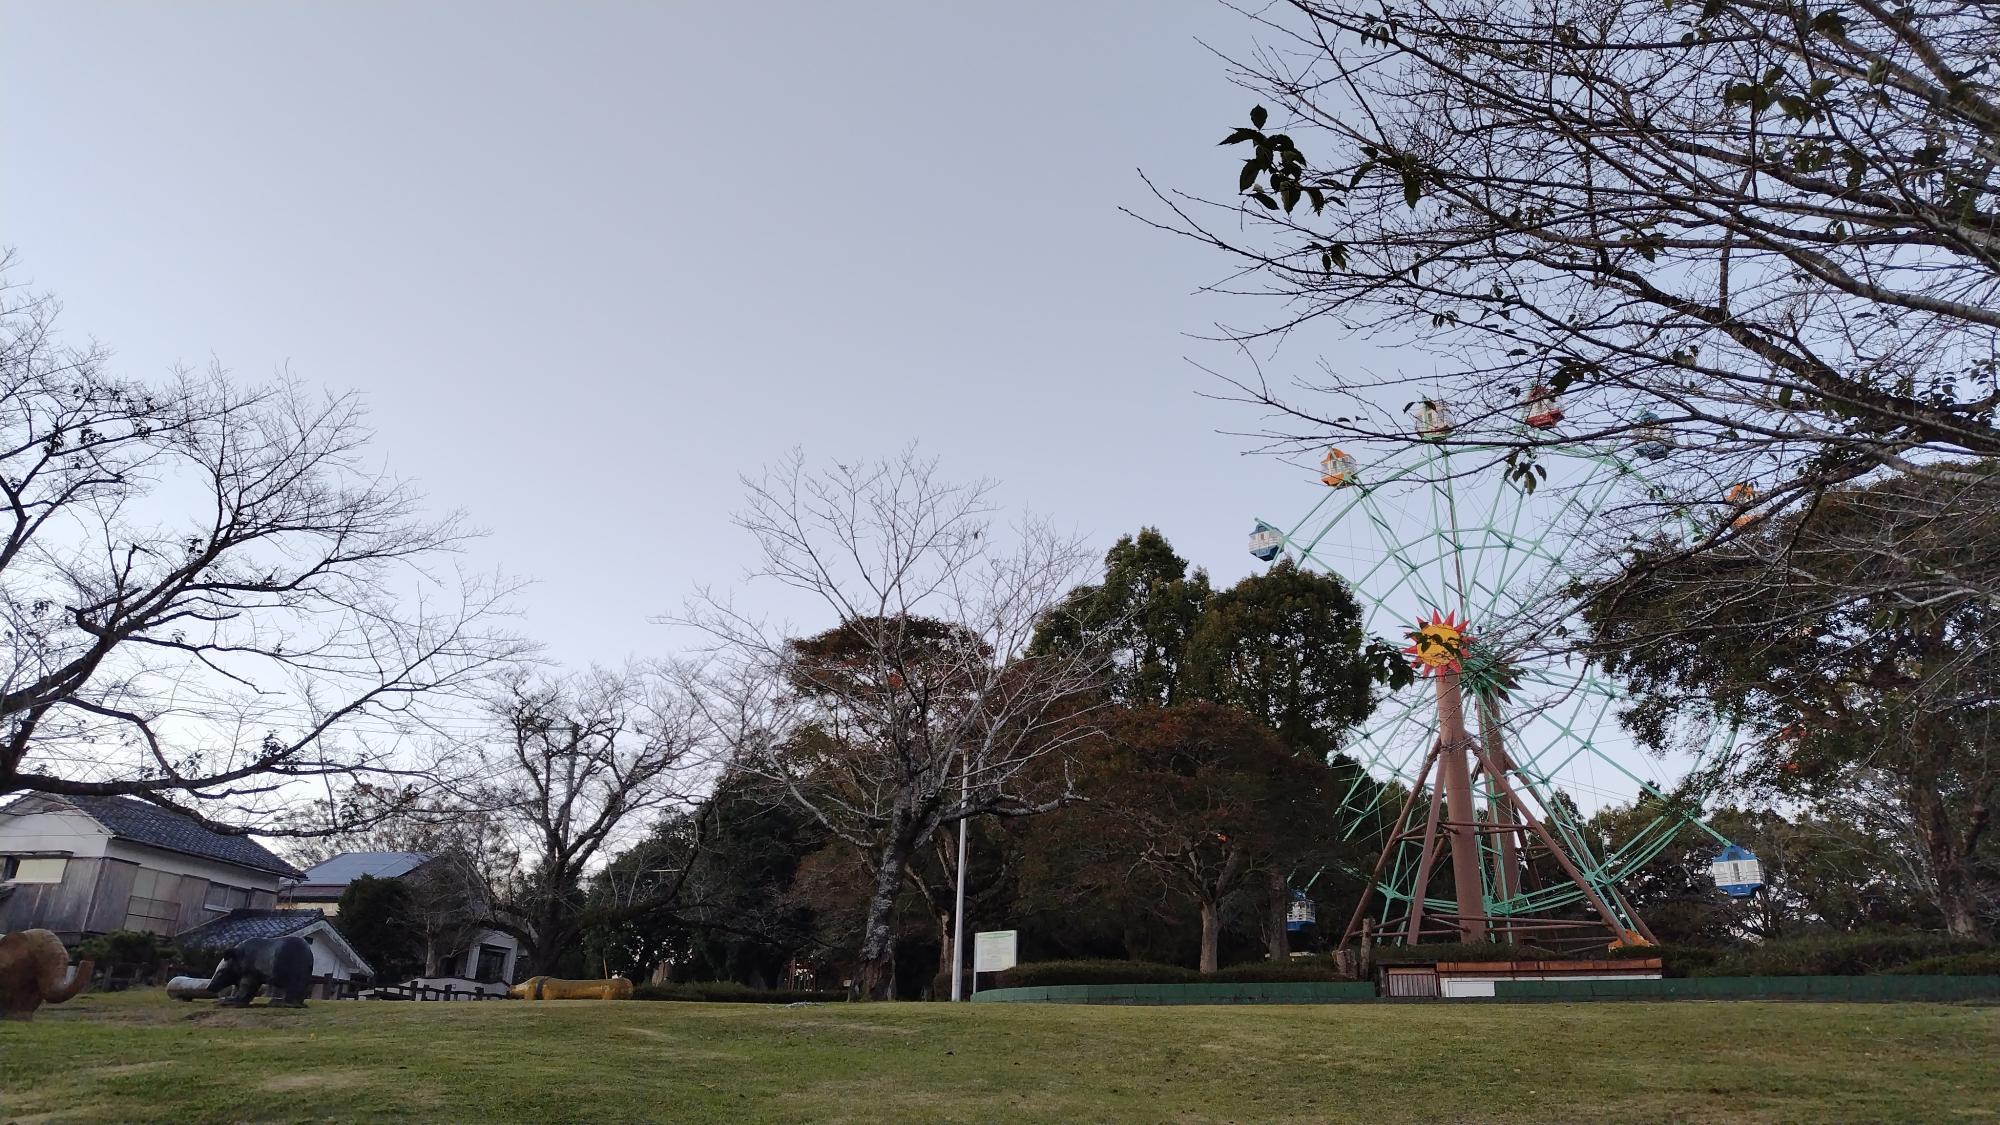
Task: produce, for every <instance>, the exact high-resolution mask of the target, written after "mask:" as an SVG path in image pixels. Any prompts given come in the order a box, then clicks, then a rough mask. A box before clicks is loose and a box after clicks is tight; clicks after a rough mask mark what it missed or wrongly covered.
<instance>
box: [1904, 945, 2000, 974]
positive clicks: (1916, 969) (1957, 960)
mask: <svg viewBox="0 0 2000 1125" xmlns="http://www.w3.org/2000/svg"><path fill="white" fill-rule="evenodd" d="M1889 972H1891V973H1897V974H1910V975H1920V976H1937V977H2000V949H1982V950H1980V951H1979V952H1977V953H1960V954H1957V955H1955V956H1950V957H1926V958H1924V959H1923V960H1921V961H1912V962H1910V963H1909V964H1907V965H1898V966H1896V967H1895V968H1893V969H1890V970H1889Z"/></svg>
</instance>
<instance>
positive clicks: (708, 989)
mask: <svg viewBox="0 0 2000 1125" xmlns="http://www.w3.org/2000/svg"><path fill="white" fill-rule="evenodd" d="M632 999H634V1000H694V1001H707V1002H709V1003H715V1004H796V1003H809V1004H831V1003H833V1002H835V1001H837V1000H845V999H847V993H845V992H841V991H839V990H837V989H822V990H817V991H815V990H809V989H793V988H751V987H750V986H749V985H747V984H738V983H737V982H735V981H733V980H716V981H692V982H689V983H687V984H642V985H640V986H638V987H637V988H634V989H633V990H632Z"/></svg>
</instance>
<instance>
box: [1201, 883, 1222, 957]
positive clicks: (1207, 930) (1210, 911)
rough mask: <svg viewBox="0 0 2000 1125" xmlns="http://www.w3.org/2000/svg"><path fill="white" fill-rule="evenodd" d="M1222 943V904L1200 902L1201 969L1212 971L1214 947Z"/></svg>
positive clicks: (1214, 954)
mask: <svg viewBox="0 0 2000 1125" xmlns="http://www.w3.org/2000/svg"><path fill="white" fill-rule="evenodd" d="M1221 944H1222V906H1221V904H1220V903H1214V902H1206V901H1204V902H1203V903H1202V904H1201V971H1202V973H1203V974H1208V973H1212V972H1214V971H1215V969H1216V964H1215V956H1216V949H1217V947H1218V946H1220V945H1221Z"/></svg>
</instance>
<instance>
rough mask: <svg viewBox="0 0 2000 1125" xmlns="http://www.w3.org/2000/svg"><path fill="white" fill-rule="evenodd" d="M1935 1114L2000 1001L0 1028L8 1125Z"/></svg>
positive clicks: (1950, 1109)
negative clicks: (80, 1124) (36, 1124)
mask: <svg viewBox="0 0 2000 1125" xmlns="http://www.w3.org/2000/svg"><path fill="white" fill-rule="evenodd" d="M386 1118H405V1119H422V1120H453V1121H589V1122H600V1121H633V1120H651V1121H802V1120H818V1121H855V1122H876V1121H924V1122H931V1121H995V1120H1041V1121H1242V1122H1268V1121H1326V1120H1334V1121H1426V1122H1438V1121H1497V1120H1512V1121H1536V1122H1547V1121H1592V1122H1605V1121H1614V1122H1615V1121H1668V1120H1693V1121H1704V1120H1747V1121H1813V1122H1825V1121H1869V1120H1882V1121H1949V1120H1993V1119H1995V1118H2000V1007H1976V1006H1963V1007H1961V1006H1952V1005H1919V1004H1765V1003H1732V1004H1722V1003H1629V1004H1625V1003H1592V1004H1457V1005H1451V1004H1414V1005H1391V1004H1344V1005H1325V1006H1296V1007H1294V1006H1259V1007H1158V1008H1138V1007H1103V1006H1096V1007H1086V1006H1081V1005H1027V1004H980V1005H966V1004H959V1005H949V1004H872V1005H861V1004H827V1005H817V1006H813V1007H807V1008H784V1007H774V1006H758V1005H725V1004H689V1003H643V1002H626V1003H602V1002H591V1001H572V1002H558V1003H539V1004H536V1003H521V1002H495V1003H454V1004H412V1003H385V1002H375V1001H348V1002H344V1003H316V1004H314V1005H312V1007H311V1008H309V1009H308V1010H306V1011H303V1012H297V1011H283V1010H265V1009H263V1008H261V1007H258V1008H252V1009H250V1010H248V1011H229V1010H218V1009H217V1008H215V1007H214V1005H213V1004H212V1003H210V1002H207V1001H196V1002H193V1003H189V1004H182V1003H175V1002H173V1001H169V1000H166V999H165V998H164V997H162V996H160V995H159V994H157V993H150V994H148V993H140V994H134V993H126V994H119V995H108V996H97V995H85V996H82V997H79V998H78V999H76V1000H73V1001H71V1002H70V1003H68V1004H65V1005H63V1006H61V1007H48V1008H43V1009H42V1011H41V1013H40V1014H39V1015H38V1016H37V1017H36V1018H35V1020H34V1021H33V1022H31V1023H0V1120H7V1121H177V1122H188V1121H266V1120H378V1119H386Z"/></svg>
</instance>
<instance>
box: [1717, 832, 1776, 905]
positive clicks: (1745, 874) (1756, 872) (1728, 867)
mask: <svg viewBox="0 0 2000 1125" xmlns="http://www.w3.org/2000/svg"><path fill="white" fill-rule="evenodd" d="M1708 873H1709V874H1710V875H1712V876H1714V878H1715V886H1716V889H1718V890H1720V891H1721V892H1722V893H1723V894H1726V895H1728V896H1730V897H1731V898H1748V897H1750V896H1751V895H1754V894H1756V893H1757V891H1758V889H1759V888H1761V887H1763V885H1764V866H1763V865H1762V864H1760V863H1758V862H1757V856H1756V854H1755V853H1753V852H1752V851H1751V850H1750V849H1749V848H1745V847H1739V846H1738V845H1736V844H1731V845H1729V846H1728V847H1726V848H1724V849H1722V851H1721V853H1720V854H1718V855H1717V856H1716V857H1715V860H1714V862H1712V863H1710V864H1709V865H1708Z"/></svg>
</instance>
